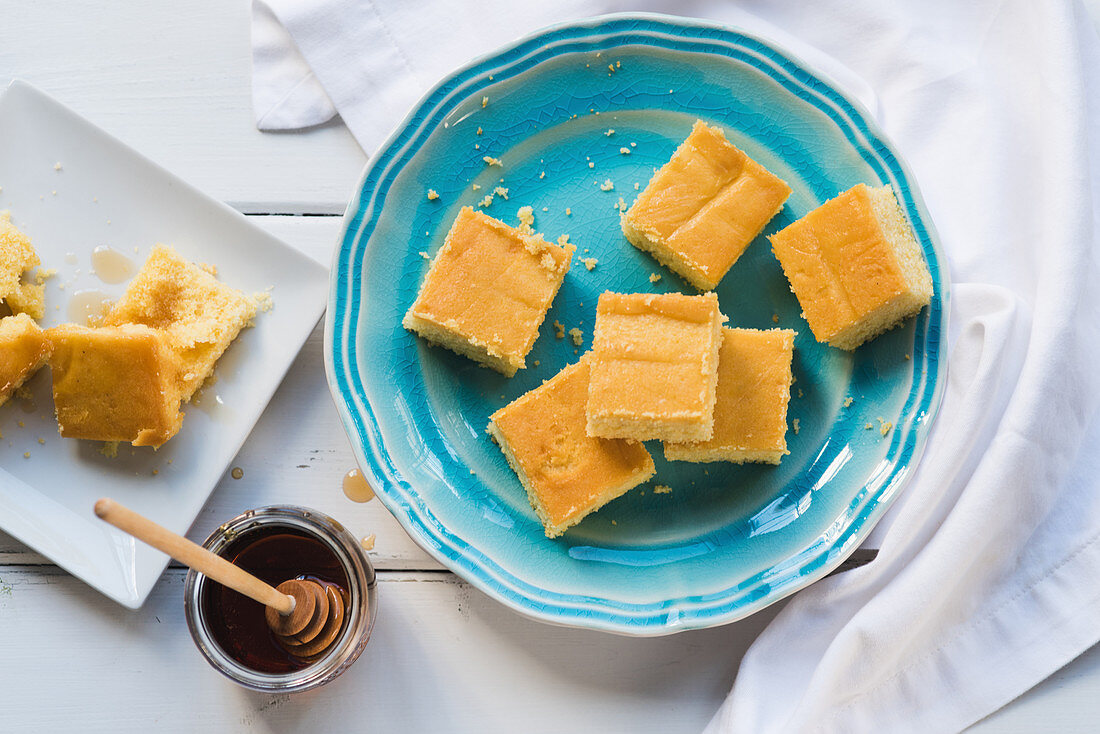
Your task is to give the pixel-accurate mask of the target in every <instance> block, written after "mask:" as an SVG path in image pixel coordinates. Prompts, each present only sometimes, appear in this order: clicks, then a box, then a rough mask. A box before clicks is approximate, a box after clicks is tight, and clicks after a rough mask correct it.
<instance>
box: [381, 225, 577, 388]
mask: <svg viewBox="0 0 1100 734" xmlns="http://www.w3.org/2000/svg"><path fill="white" fill-rule="evenodd" d="M575 249H576V248H575V247H574V246H573V245H570V244H566V245H565V246H562V247H559V246H558V245H553V244H550V243H549V242H547V241H546V240H544V239H543V238H542V237H541V236H540V235H537V234H533V233H531V232H530V230H529V229H527V228H524V229H517V228H515V227H509V226H508V225H507V224H505V223H504V222H500V221H498V220H496V219H493V218H492V217H490V216H487V215H485V214H482V213H481V212H475V211H474V210H473V209H472V208H471V207H468V206H467V207H463V208H462V211H460V212H459V213H458V217H456V218H455V221H454V224H452V225H451V231H450V232H448V233H447V238H446V240H444V242H443V247H441V248H440V249H439V252H438V253H437V254H436V256H435V259H434V260H433V261H432V264H431V267H429V268H428V275H427V276H426V277H425V278H424V284H423V285H422V286H421V287H420V293H419V294H418V295H417V297H416V301H415V302H414V303H413V305H412V306H411V307H410V308H409V311H408V313H406V314H405V318H404V320H403V321H402V322H401V323H402V325H403V326H404V327H405V328H406V329H408V330H410V331H413V332H416V333H417V334H419V335H420V336H422V337H424V338H425V339H427V340H429V341H431V342H434V343H436V344H439V345H440V346H444V347H446V348H447V349H450V350H451V351H454V352H457V353H458V354H461V355H463V356H465V357H469V358H470V359H472V360H474V361H476V362H480V363H482V364H484V365H486V366H487V367H492V368H493V369H495V370H497V371H498V372H501V373H503V374H505V375H507V376H508V377H511V376H512V375H514V374H516V370H518V369H522V368H523V367H525V366H526V361H525V357H526V356H527V353H528V352H529V351H531V347H532V345H534V343H535V339H536V338H537V337H538V335H539V326H540V325H541V324H542V320H543V319H544V318H545V317H546V312H547V311H548V310H549V309H550V304H551V303H552V302H553V300H554V296H555V295H557V292H558V288H560V287H561V283H562V280H564V279H565V274H566V273H567V272H568V271H569V265H570V261H571V260H572V258H573V251H574V250H575Z"/></svg>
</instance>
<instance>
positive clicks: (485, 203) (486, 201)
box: [477, 194, 493, 207]
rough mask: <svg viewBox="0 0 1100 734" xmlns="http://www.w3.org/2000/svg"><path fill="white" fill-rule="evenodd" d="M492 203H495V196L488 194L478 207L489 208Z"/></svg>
mask: <svg viewBox="0 0 1100 734" xmlns="http://www.w3.org/2000/svg"><path fill="white" fill-rule="evenodd" d="M492 203H493V195H492V194H486V195H485V198H483V199H482V200H481V201H479V202H478V203H477V205H478V206H480V207H487V206H489V205H490V204H492Z"/></svg>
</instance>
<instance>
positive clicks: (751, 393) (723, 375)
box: [664, 329, 795, 464]
mask: <svg viewBox="0 0 1100 734" xmlns="http://www.w3.org/2000/svg"><path fill="white" fill-rule="evenodd" d="M794 337H795V332H794V331H791V330H790V329H769V330H767V331H760V330H757V329H723V338H722V348H721V349H720V350H719V352H718V388H717V394H718V398H717V400H716V402H715V404H714V435H713V436H712V437H711V438H710V440H708V441H701V442H698V443H666V444H665V445H664V451H665V458H666V459H669V460H670V461H696V462H703V461H729V462H734V463H737V464H740V463H744V462H762V463H767V464H778V463H779V462H780V460H781V459H782V458H783V456H784V455H786V454H788V453H790V452H789V451H787V403H788V402H789V400H790V397H791V380H792V374H791V361H792V360H793V359H794Z"/></svg>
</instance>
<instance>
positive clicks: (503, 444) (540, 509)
mask: <svg viewBox="0 0 1100 734" xmlns="http://www.w3.org/2000/svg"><path fill="white" fill-rule="evenodd" d="M586 357H587V355H586V356H585V357H582V359H585V358H586ZM576 367H577V364H573V365H570V366H568V367H566V368H565V369H563V370H562V371H561V372H559V373H558V374H557V375H554V377H552V378H550V379H549V380H546V381H544V382H543V383H542V385H540V386H539V387H536V388H533V389H532V390H530V391H528V392H526V393H524V394H523V395H521V396H520V397H518V398H516V399H515V400H513V401H512V402H511V403H509V404H508V405H506V406H504V407H503V408H501V409H499V410H497V411H496V412H495V413H493V414H492V415H491V416H489V425H488V426H487V427H486V428H485V431H486V433H488V434H489V435H490V436H492V437H493V440H495V441H496V443H497V446H499V447H500V450H501V452H502V453H503V454H504V458H505V460H506V461H507V462H508V466H510V467H511V468H512V471H514V472H515V473H516V477H517V478H518V479H519V481H520V484H522V485H523V489H524V491H526V492H527V500H528V502H530V503H531V507H532V508H534V510H535V514H536V515H538V518H539V521H540V522H542V526H543V530H544V532H545V534H546V537H547V538H556V537H558V536H560V535H561V534H562V533H564V532H565V531H566V530H568V529H569V528H571V527H573V526H574V525H576V524H577V523H579V522H580V521H581V520H583V519H585V518H586V517H588V516H589V515H592V514H594V513H596V512H598V511H599V510H600V509H601V508H603V507H604V505H606V504H607V503H608V502H611V501H612V500H614V499H617V498H619V497H621V496H622V495H624V494H626V493H627V492H629V491H630V490H631V489H634V488H635V487H637V486H638V485H639V484H642V483H643V482H646V481H649V480H650V479H652V478H653V476H654V475H655V474H656V473H657V468H656V465H655V464H654V463H653V457H652V456H650V455H649V452H648V451H646V452H645V456H646V458H647V459H648V461H647V462H646V467H645V469H644V470H642V471H640V472H637V473H635V474H634V475H632V476H630V477H629V478H628V479H627V480H626V481H624V482H623V483H622V484H618V485H613V486H611V487H608V488H607V489H605V490H604V491H603V492H602V493H601V494H600V495H599V497H598V498H597V499H596V500H593V501H592V503H591V505H592V506H591V508H590V509H588V510H587V511H585V512H582V513H579V514H577V515H574V516H573V517H570V518H568V519H567V520H566V521H565V522H563V523H560V524H557V523H555V522H554V520H553V519H552V518H551V517H550V515H549V513H548V512H547V511H546V507H545V505H544V504H543V502H542V499H541V497H539V494H538V492H536V491H535V488H534V485H533V484H532V483H531V480H530V477H528V476H527V473H526V472H524V470H523V467H522V465H521V464H520V462H519V460H518V459H517V458H516V455H515V454H514V453H513V452H512V447H511V445H510V444H509V443H508V440H507V439H506V438H505V436H504V434H503V433H502V432H501V431H500V429H499V427H498V426H497V423H496V421H497V419H498V417H499V416H500V415H501V413H503V412H504V411H505V410H507V409H508V408H509V407H511V406H513V405H515V404H516V403H518V402H520V401H522V400H523V399H524V398H526V397H527V396H528V395H531V394H532V393H534V392H535V391H536V390H539V389H540V388H543V387H546V386H547V385H551V384H552V383H553V382H554V381H555V380H558V379H565V378H566V377H567V376H569V375H570V373H571V370H572V369H574V368H576Z"/></svg>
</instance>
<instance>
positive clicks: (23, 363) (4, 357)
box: [0, 313, 51, 405]
mask: <svg viewBox="0 0 1100 734" xmlns="http://www.w3.org/2000/svg"><path fill="white" fill-rule="evenodd" d="M50 351H51V345H50V341H49V340H48V339H47V338H46V335H45V333H43V331H42V329H40V328H38V324H36V323H34V319H32V318H31V317H30V316H28V315H27V314H25V313H21V314H17V315H15V316H8V317H6V318H2V319H0V405H3V404H4V403H6V402H7V401H8V399H9V398H10V397H11V396H12V393H14V392H15V391H16V390H17V389H19V387H20V386H21V385H22V384H23V383H24V382H26V381H27V380H29V379H30V378H31V377H33V376H34V373H35V372H37V371H38V370H39V368H40V367H42V365H44V364H45V363H46V359H47V358H49V356H50Z"/></svg>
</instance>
